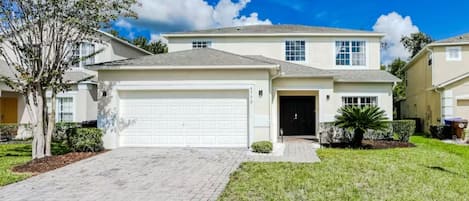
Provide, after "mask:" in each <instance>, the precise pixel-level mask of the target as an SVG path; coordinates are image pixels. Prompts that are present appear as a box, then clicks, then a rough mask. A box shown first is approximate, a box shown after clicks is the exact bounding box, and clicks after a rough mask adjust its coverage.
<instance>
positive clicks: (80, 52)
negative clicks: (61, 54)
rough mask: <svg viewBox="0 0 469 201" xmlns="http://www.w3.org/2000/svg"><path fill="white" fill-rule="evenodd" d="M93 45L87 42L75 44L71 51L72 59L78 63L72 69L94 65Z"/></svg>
mask: <svg viewBox="0 0 469 201" xmlns="http://www.w3.org/2000/svg"><path fill="white" fill-rule="evenodd" d="M95 51H96V49H95V45H94V44H93V43H89V42H81V43H76V44H75V45H74V46H73V49H72V59H73V60H75V61H78V62H77V63H75V64H74V65H73V67H83V66H86V65H90V64H94V63H95V55H93V54H94V53H95Z"/></svg>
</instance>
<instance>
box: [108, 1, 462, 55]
mask: <svg viewBox="0 0 469 201" xmlns="http://www.w3.org/2000/svg"><path fill="white" fill-rule="evenodd" d="M138 1H139V2H140V4H141V6H136V7H134V10H135V11H136V12H137V13H138V15H139V19H137V20H134V19H121V20H119V21H118V22H116V23H115V24H114V26H113V27H114V28H115V29H117V30H118V31H119V32H120V33H121V35H123V36H125V37H128V38H133V37H136V36H140V35H143V36H145V37H148V38H150V39H152V40H158V39H159V34H160V33H165V32H174V31H188V30H193V29H207V28H215V27H224V26H238V25H249V24H303V25H312V26H330V27H339V28H350V29H360V30H374V31H379V32H384V33H386V34H387V36H386V37H385V38H384V40H385V41H386V42H388V43H391V44H392V45H394V46H395V47H394V49H392V48H391V50H388V51H387V52H386V51H385V52H384V57H389V58H388V60H390V59H392V58H395V57H406V56H407V53H406V52H405V50H404V49H403V47H402V46H401V45H400V44H399V39H400V37H401V36H402V35H409V34H410V33H412V32H416V31H418V30H420V31H423V32H425V33H427V34H429V35H430V36H431V37H432V38H434V39H443V38H448V37H452V36H456V35H459V34H463V33H468V32H469V14H468V13H469V1H465V0H445V1H440V0H428V1H412V0H321V1H320V0H138ZM378 25H379V26H378ZM384 60H386V59H384Z"/></svg>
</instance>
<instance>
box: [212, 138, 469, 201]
mask: <svg viewBox="0 0 469 201" xmlns="http://www.w3.org/2000/svg"><path fill="white" fill-rule="evenodd" d="M411 142H412V143H414V144H415V145H417V147H415V148H399V149H387V150H350V149H321V150H319V151H318V155H319V157H320V158H321V160H322V162H320V163H314V164H296V163H258V162H248V163H243V164H242V165H241V167H240V169H238V170H237V171H236V172H235V173H233V174H232V176H231V179H230V182H229V184H228V185H227V187H226V189H225V191H224V192H223V193H222V195H221V197H220V200H469V147H467V146H458V145H450V144H444V143H442V142H440V141H438V140H433V139H427V138H423V137H420V136H414V137H412V138H411Z"/></svg>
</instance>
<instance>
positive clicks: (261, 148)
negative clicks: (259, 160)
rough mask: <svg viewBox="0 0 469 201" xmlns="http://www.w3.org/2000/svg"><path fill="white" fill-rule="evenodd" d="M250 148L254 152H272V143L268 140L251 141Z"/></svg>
mask: <svg viewBox="0 0 469 201" xmlns="http://www.w3.org/2000/svg"><path fill="white" fill-rule="evenodd" d="M251 149H252V151H253V152H256V153H270V152H272V149H273V145H272V142H269V141H259V142H254V143H252V145H251Z"/></svg>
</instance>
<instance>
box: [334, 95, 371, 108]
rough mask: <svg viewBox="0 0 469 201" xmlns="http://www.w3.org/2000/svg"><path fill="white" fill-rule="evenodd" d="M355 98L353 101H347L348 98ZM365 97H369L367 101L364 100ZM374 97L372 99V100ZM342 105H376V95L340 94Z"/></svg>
mask: <svg viewBox="0 0 469 201" xmlns="http://www.w3.org/2000/svg"><path fill="white" fill-rule="evenodd" d="M355 98H356V99H357V102H356V104H355V103H347V100H348V99H355ZM367 98H369V99H370V101H369V103H368V102H367V101H364V100H366V99H367ZM373 99H374V100H373ZM342 106H358V107H363V106H378V96H342Z"/></svg>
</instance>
